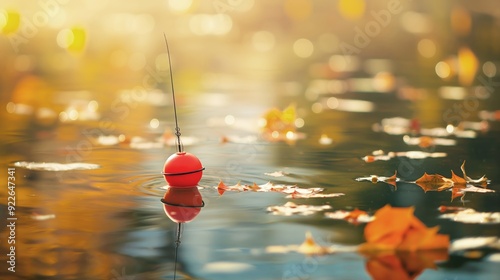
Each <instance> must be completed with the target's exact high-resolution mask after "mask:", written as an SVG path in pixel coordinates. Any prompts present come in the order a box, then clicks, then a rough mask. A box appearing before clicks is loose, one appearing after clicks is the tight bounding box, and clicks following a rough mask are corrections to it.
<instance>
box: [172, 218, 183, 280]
mask: <svg viewBox="0 0 500 280" xmlns="http://www.w3.org/2000/svg"><path fill="white" fill-rule="evenodd" d="M181 226H182V224H181V223H178V224H177V240H176V241H175V263H174V280H175V278H176V277H177V253H178V252H177V251H178V250H179V245H180V244H181Z"/></svg>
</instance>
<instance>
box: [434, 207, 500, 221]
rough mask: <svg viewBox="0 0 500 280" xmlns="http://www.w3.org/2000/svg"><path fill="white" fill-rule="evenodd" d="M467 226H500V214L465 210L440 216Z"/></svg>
mask: <svg viewBox="0 0 500 280" xmlns="http://www.w3.org/2000/svg"><path fill="white" fill-rule="evenodd" d="M439 217H440V218H443V219H450V220H452V221H455V222H459V223H466V224H499V223H500V212H476V211H475V210H474V209H470V208H469V209H464V210H461V211H457V212H454V213H446V214H442V215H441V216H439Z"/></svg>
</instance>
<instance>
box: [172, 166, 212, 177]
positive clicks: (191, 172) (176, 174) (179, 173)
mask: <svg viewBox="0 0 500 280" xmlns="http://www.w3.org/2000/svg"><path fill="white" fill-rule="evenodd" d="M203 170H205V167H202V168H200V169H197V170H193V171H186V172H177V173H165V172H163V173H162V174H163V175H165V176H179V175H186V174H193V173H197V172H201V171H203Z"/></svg>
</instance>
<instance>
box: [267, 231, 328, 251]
mask: <svg viewBox="0 0 500 280" xmlns="http://www.w3.org/2000/svg"><path fill="white" fill-rule="evenodd" d="M266 252H268V253H289V252H297V253H301V254H304V255H309V256H311V255H326V254H332V253H334V252H335V250H334V248H333V247H327V246H321V245H319V244H318V243H316V241H314V239H313V237H312V234H311V232H309V231H308V232H306V238H305V240H304V242H303V243H302V244H300V245H284V246H278V245H275V246H268V247H266Z"/></svg>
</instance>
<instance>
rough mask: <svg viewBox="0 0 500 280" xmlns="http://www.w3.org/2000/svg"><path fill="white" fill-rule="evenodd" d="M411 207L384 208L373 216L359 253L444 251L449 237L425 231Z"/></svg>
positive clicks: (431, 230)
mask: <svg viewBox="0 0 500 280" xmlns="http://www.w3.org/2000/svg"><path fill="white" fill-rule="evenodd" d="M413 211H414V209H413V207H408V208H394V207H391V206H390V205H386V206H384V207H382V208H381V209H379V210H378V211H377V212H376V213H375V215H374V216H375V220H373V221H372V222H370V223H368V224H367V225H366V227H365V232H364V235H365V239H366V243H364V244H362V245H360V247H359V250H360V252H377V251H403V252H415V251H420V250H431V249H447V248H448V246H449V237H448V236H447V235H442V234H438V233H437V232H438V227H433V228H427V227H426V226H425V225H424V224H423V223H422V222H421V221H420V220H419V219H417V218H416V217H415V216H414V215H413Z"/></svg>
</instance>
